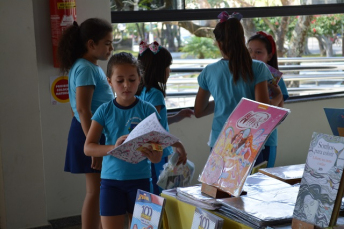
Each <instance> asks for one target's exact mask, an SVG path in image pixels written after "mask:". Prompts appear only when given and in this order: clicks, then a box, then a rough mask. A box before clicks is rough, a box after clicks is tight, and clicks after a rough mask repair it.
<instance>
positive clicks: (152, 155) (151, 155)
mask: <svg viewBox="0 0 344 229" xmlns="http://www.w3.org/2000/svg"><path fill="white" fill-rule="evenodd" d="M141 153H142V155H143V156H145V157H147V158H148V159H149V160H150V161H151V162H152V163H159V162H160V161H161V157H162V151H156V150H153V148H152V146H148V147H143V148H142V150H141Z"/></svg>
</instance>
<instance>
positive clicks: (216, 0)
mask: <svg viewBox="0 0 344 229" xmlns="http://www.w3.org/2000/svg"><path fill="white" fill-rule="evenodd" d="M337 3H344V0H294V1H293V0H280V1H271V0H141V1H139V0H110V4H111V10H112V11H139V10H181V9H212V8H246V7H275V6H300V5H318V4H337Z"/></svg>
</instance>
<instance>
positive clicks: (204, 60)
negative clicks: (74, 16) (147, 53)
mask: <svg viewBox="0 0 344 229" xmlns="http://www.w3.org/2000/svg"><path fill="white" fill-rule="evenodd" d="M269 2H274V4H275V5H271V4H270V5H269V4H267V3H269ZM119 3H122V6H123V8H122V9H120V8H118V5H120V4H119ZM129 3H131V1H130V0H129V1H116V2H115V1H111V4H112V5H113V8H112V9H113V10H114V11H112V22H113V26H114V28H115V41H114V43H115V50H116V52H119V51H127V52H132V53H133V54H134V55H135V56H137V54H138V43H139V42H140V41H141V40H146V41H148V42H153V41H154V40H156V41H158V42H159V43H160V44H161V45H163V46H164V47H166V48H168V49H169V51H170V52H171V53H172V56H173V65H172V66H171V68H172V73H171V76H170V78H169V81H168V85H167V98H166V100H167V106H168V108H169V109H171V108H179V107H189V106H193V105H194V98H195V94H196V92H197V90H198V84H197V76H198V74H199V73H200V71H201V70H202V68H203V67H204V66H206V65H207V64H209V63H212V62H215V61H217V60H218V59H219V58H220V57H221V56H220V53H219V52H218V50H217V48H216V47H215V46H214V41H213V35H212V30H213V28H214V26H215V24H216V22H217V20H216V16H217V15H218V14H219V13H220V12H221V11H223V10H226V11H228V12H229V13H232V12H234V11H237V12H240V13H242V14H243V15H244V19H243V20H242V24H243V26H244V29H245V34H246V36H247V38H248V37H250V36H251V35H252V34H254V33H255V32H256V31H260V30H262V31H265V32H268V33H270V34H271V35H273V37H274V38H275V40H276V44H277V50H278V56H279V66H280V70H281V71H282V72H283V73H284V74H283V77H284V80H285V82H286V84H287V87H288V91H289V94H290V96H292V97H293V96H294V97H295V96H305V95H312V94H322V93H338V92H342V91H343V89H344V57H343V30H344V29H343V26H344V14H343V13H342V12H343V10H342V9H344V3H343V1H290V0H289V1H265V0H264V1H263V0H262V1H257V0H255V1H253V0H252V1H247V0H246V1H242V0H230V1H220V0H208V1H194V0H192V1H191V0H186V1H178V0H173V1H171V3H173V4H171V5H175V6H176V7H172V8H171V7H170V8H168V9H172V10H166V9H167V8H166V7H164V6H166V5H168V4H170V3H167V2H164V1H156V0H152V1H146V0H141V1H137V0H136V1H135V4H136V5H134V6H135V7H136V8H135V9H134V8H131V7H129V5H127V4H129ZM253 3H254V5H253ZM287 3H288V5H287ZM319 4H321V5H319ZM115 5H116V6H115ZM124 5H126V6H124ZM201 5H202V7H200V6H201ZM300 5H302V6H300ZM232 6H235V7H236V8H226V7H232ZM205 8H207V9H205ZM219 8H223V9H219ZM174 9H180V10H174ZM189 9H192V10H189ZM118 10H120V11H118ZM128 10H135V12H133V11H130V12H128Z"/></svg>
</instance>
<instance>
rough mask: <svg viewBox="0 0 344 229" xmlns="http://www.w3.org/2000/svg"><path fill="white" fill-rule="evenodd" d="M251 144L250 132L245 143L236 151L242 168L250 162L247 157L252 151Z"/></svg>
mask: <svg viewBox="0 0 344 229" xmlns="http://www.w3.org/2000/svg"><path fill="white" fill-rule="evenodd" d="M252 144H253V136H252V135H251V134H250V135H249V136H248V137H247V139H246V141H245V144H244V145H242V146H241V147H240V148H239V149H238V150H237V152H236V153H237V154H238V155H239V160H240V161H241V166H242V168H243V167H245V166H246V165H248V164H249V163H250V162H249V159H250V157H251V155H252V153H253V151H254V150H253V148H252Z"/></svg>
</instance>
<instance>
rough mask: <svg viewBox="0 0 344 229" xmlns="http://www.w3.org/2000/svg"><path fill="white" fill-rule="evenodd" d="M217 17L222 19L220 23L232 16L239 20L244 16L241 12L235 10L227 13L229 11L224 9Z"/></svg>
mask: <svg viewBox="0 0 344 229" xmlns="http://www.w3.org/2000/svg"><path fill="white" fill-rule="evenodd" d="M217 18H218V19H220V23H222V22H225V21H227V20H228V19H230V18H236V19H238V20H239V21H240V20H241V19H242V18H243V16H242V14H241V13H238V12H233V13H232V14H231V15H229V14H228V13H227V11H222V12H221V13H220V14H219V15H217Z"/></svg>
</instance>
